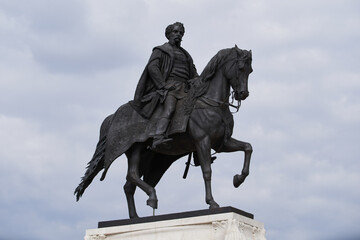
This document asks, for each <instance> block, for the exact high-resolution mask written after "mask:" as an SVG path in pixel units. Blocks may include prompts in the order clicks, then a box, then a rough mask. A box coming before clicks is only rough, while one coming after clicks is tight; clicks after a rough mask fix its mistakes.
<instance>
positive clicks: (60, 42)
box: [0, 0, 360, 240]
mask: <svg viewBox="0 0 360 240" xmlns="http://www.w3.org/2000/svg"><path fill="white" fill-rule="evenodd" d="M359 13H360V2H359V1H357V0H354V1H351V0H342V1H340V0H339V1H332V0H301V1H300V0H295V1H285V0H282V1H281V0H274V1H266V0H245V1H244V0H221V1H213V0H206V1H205V0H199V1H194V0H171V1H170V0H169V1H161V0H152V1H150V0H131V1H130V0H129V1H125V0H123V1H119V0H102V1H99V0H85V1H84V0H82V1H80V0H72V1H66V0H32V1H27V0H0V193H1V194H0V239H1V240H48V239H54V240H60V239H61V240H62V239H82V238H83V236H84V234H85V230H86V229H91V228H96V227H97V222H98V221H105V220H113V219H123V218H127V217H128V215H127V206H126V200H125V195H124V193H123V190H122V186H123V184H124V183H125V172H126V168H127V165H126V158H125V156H122V157H120V158H119V159H117V160H116V161H115V162H114V164H113V165H112V166H111V168H110V170H109V172H108V174H107V178H106V179H105V181H104V182H100V181H99V176H98V177H97V178H95V180H94V182H93V183H92V184H91V185H90V187H89V188H88V189H87V191H86V192H85V194H84V196H83V198H82V199H81V200H80V201H79V202H78V203H76V202H75V197H74V196H73V191H74V189H75V187H76V186H77V185H78V184H79V182H80V178H81V177H82V176H83V174H84V172H85V167H86V164H87V162H88V161H89V160H90V159H91V157H92V154H93V152H94V150H95V146H96V143H97V140H98V132H99V127H100V124H101V122H102V120H103V119H104V118H105V117H106V116H108V115H109V114H111V113H113V112H114V111H115V110H116V109H117V108H118V107H119V106H120V105H122V104H124V103H126V102H127V101H128V100H130V99H131V98H132V97H133V94H134V91H135V87H136V84H137V82H138V79H139V77H140V74H141V72H142V70H143V68H144V66H145V64H146V62H147V60H148V58H149V56H150V54H151V50H152V48H153V47H154V46H157V45H160V44H163V43H164V42H166V38H165V36H164V30H165V28H166V26H167V25H168V24H170V23H174V22H176V21H180V22H183V23H184V25H185V28H186V31H185V36H184V38H183V43H182V46H183V47H184V48H185V49H186V50H188V51H189V52H190V54H191V55H192V57H193V59H194V62H195V64H196V67H197V69H198V71H199V72H201V71H202V69H203V68H204V66H205V65H206V63H207V62H208V61H209V60H210V59H211V57H212V56H213V55H215V54H216V52H217V51H219V50H220V49H223V48H229V47H233V46H234V45H235V44H237V45H238V46H239V48H242V49H248V50H249V49H251V50H252V52H253V69H254V72H253V73H252V74H251V75H250V78H249V90H250V96H249V97H248V99H247V100H246V101H244V102H243V103H242V107H241V109H240V111H239V112H238V113H237V114H235V115H234V118H235V128H234V134H233V137H235V138H237V139H239V140H243V141H248V142H250V143H252V145H253V148H254V154H253V158H252V162H251V166H250V175H249V177H248V178H247V180H246V181H245V182H244V183H243V185H241V186H240V188H238V189H235V188H234V187H233V186H232V177H233V175H234V174H236V173H239V172H240V171H241V167H242V163H243V153H231V154H219V155H218V159H217V160H216V161H215V163H214V164H213V165H212V166H213V178H212V179H213V194H214V198H215V200H216V201H217V202H218V203H219V204H220V205H221V206H233V207H236V208H239V209H242V210H244V211H247V212H251V213H253V214H254V215H255V220H258V221H261V222H263V223H264V224H265V228H266V231H267V232H266V236H267V239H270V240H289V239H291V240H325V239H326V240H338V239H339V240H340V239H341V240H355V239H360V228H359V223H360V188H359V185H360V154H359V148H360V144H359V143H360V134H359V133H360V61H359V57H360V45H359V42H360V14H359ZM185 161H186V159H185V158H183V159H181V160H179V161H178V162H176V163H175V164H174V165H173V166H172V167H171V169H170V170H169V172H167V173H166V174H165V176H164V177H163V179H162V181H161V182H160V183H159V185H158V186H157V188H156V189H157V194H158V198H159V209H158V210H157V211H156V214H166V213H175V212H181V211H191V210H199V209H205V208H207V207H208V206H207V205H206V204H205V201H204V198H205V194H204V187H203V179H202V175H201V171H200V169H199V168H195V167H192V168H191V169H190V171H189V176H188V179H186V180H183V179H182V174H183V170H184V166H185V164H184V163H185ZM172 186H176V188H172ZM146 199H147V196H146V194H144V193H143V192H142V191H141V190H138V191H137V192H136V202H137V207H138V213H139V215H141V216H149V215H151V214H152V209H151V208H150V207H148V206H146Z"/></svg>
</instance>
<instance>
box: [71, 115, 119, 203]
mask: <svg viewBox="0 0 360 240" xmlns="http://www.w3.org/2000/svg"><path fill="white" fill-rule="evenodd" d="M112 117H113V115H110V116H108V117H107V118H106V119H105V120H104V121H103V123H102V125H101V128H100V139H99V142H98V143H97V145H96V149H95V153H94V155H93V157H92V159H91V160H90V162H89V163H88V165H87V167H86V168H87V170H86V172H85V174H84V176H83V177H82V178H81V182H80V184H79V186H78V187H77V188H76V189H75V191H74V195H75V196H76V201H79V199H80V197H81V196H82V195H83V193H84V192H85V189H86V188H87V187H88V186H89V185H90V184H91V182H92V180H93V179H94V178H95V176H96V175H97V174H98V173H99V172H100V171H101V170H102V169H104V162H105V146H106V135H107V131H108V129H109V127H110V125H111V122H112Z"/></svg>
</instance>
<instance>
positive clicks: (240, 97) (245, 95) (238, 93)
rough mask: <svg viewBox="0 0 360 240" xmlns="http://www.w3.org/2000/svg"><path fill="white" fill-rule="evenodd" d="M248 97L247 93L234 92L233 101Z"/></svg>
mask: <svg viewBox="0 0 360 240" xmlns="http://www.w3.org/2000/svg"><path fill="white" fill-rule="evenodd" d="M248 96H249V91H241V92H238V91H236V92H235V95H234V97H235V99H236V100H238V101H240V100H245V99H246V98H247V97H248Z"/></svg>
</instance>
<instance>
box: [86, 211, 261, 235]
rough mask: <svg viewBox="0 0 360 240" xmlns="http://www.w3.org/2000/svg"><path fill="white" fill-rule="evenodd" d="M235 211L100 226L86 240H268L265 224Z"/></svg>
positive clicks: (178, 215) (108, 223) (178, 214)
mask: <svg viewBox="0 0 360 240" xmlns="http://www.w3.org/2000/svg"><path fill="white" fill-rule="evenodd" d="M252 218H253V215H252V214H249V213H246V212H243V211H241V210H239V209H236V208H232V207H225V208H219V209H212V210H200V211H194V212H185V213H177V214H168V215H160V216H153V217H145V218H139V219H128V220H115V221H107V222H99V228H97V229H88V230H86V235H85V238H84V239H85V240H118V239H121V240H189V239H190V240H192V239H193V240H195V239H196V240H248V239H252V240H265V239H266V238H265V229H264V224H263V223H261V222H258V221H255V220H253V219H252Z"/></svg>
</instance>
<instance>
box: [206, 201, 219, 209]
mask: <svg viewBox="0 0 360 240" xmlns="http://www.w3.org/2000/svg"><path fill="white" fill-rule="evenodd" d="M209 205H210V206H209V209H215V208H219V207H220V206H219V204H217V203H216V202H215V201H212V202H211V203H210V204H209Z"/></svg>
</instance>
